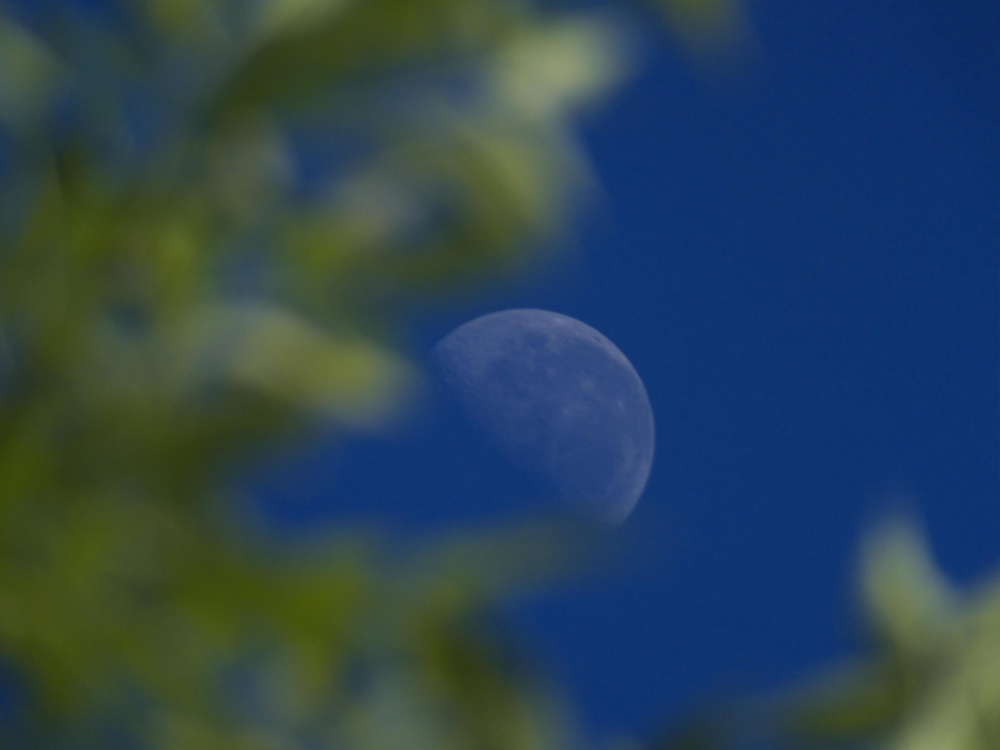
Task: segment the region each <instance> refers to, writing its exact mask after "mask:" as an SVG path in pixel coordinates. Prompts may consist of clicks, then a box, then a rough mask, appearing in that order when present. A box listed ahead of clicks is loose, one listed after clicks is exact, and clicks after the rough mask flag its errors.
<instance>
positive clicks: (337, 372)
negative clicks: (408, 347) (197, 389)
mask: <svg viewBox="0 0 1000 750" xmlns="http://www.w3.org/2000/svg"><path fill="white" fill-rule="evenodd" d="M200 325H201V326H202V327H203V331H202V335H203V336H204V338H203V341H204V343H205V345H206V346H207V347H208V348H209V350H210V351H216V352H220V353H221V354H220V358H219V360H218V362H219V366H220V367H221V374H222V375H223V376H224V377H227V378H230V379H231V380H232V381H233V382H234V383H237V384H239V385H242V386H245V387H249V388H253V389H257V390H259V391H261V392H263V393H265V394H268V395H270V396H272V397H275V398H278V399H281V400H285V401H287V402H289V403H291V404H295V405H297V406H300V407H303V408H306V409H311V410H316V411H318V412H320V413H323V414H326V415H327V416H329V417H330V418H332V419H334V420H335V421H337V422H340V423H342V424H345V425H349V426H351V427H353V428H355V429H371V428H375V427H380V426H382V425H384V424H385V423H386V421H387V420H389V419H391V418H393V417H395V416H397V415H398V414H399V411H400V409H402V408H403V407H404V405H405V404H406V403H407V402H408V399H409V398H410V397H411V396H412V393H413V388H414V387H415V384H416V379H417V374H416V370H415V369H414V368H413V367H412V366H411V365H409V364H408V363H407V362H405V361H404V360H403V359H402V358H401V357H399V356H397V355H395V354H393V353H391V352H389V351H388V350H386V349H382V348H379V347H377V346H376V345H374V344H372V343H369V342H366V341H364V340H360V339H353V340H349V339H344V340H339V341H338V340H337V339H335V338H333V337H331V336H330V335H329V334H327V333H326V332H324V331H323V330H322V329H320V328H318V327H316V326H314V325H311V324H309V323H307V322H306V321H305V320H302V319H301V318H298V317H296V316H295V315H293V314H291V313H290V312H287V311H284V310H281V309H278V308H270V307H266V306H264V305H248V306H244V307H219V308H215V309H212V310H208V311H206V312H205V314H204V318H203V319H202V321H201V323H200Z"/></svg>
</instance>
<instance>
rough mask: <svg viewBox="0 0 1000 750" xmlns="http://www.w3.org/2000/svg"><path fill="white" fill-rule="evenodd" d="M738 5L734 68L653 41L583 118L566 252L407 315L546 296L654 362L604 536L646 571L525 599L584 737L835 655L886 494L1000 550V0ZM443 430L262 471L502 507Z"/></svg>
mask: <svg viewBox="0 0 1000 750" xmlns="http://www.w3.org/2000/svg"><path fill="white" fill-rule="evenodd" d="M750 10H751V14H752V17H753V19H754V22H755V24H756V30H757V34H758V37H759V46H760V55H759V59H758V60H757V61H756V62H755V63H754V64H753V65H752V66H751V67H750V68H749V69H747V70H743V71H742V72H740V73H739V74H738V75H735V74H734V75H732V76H731V77H730V78H726V76H724V75H715V76H712V77H706V76H704V75H701V74H699V72H698V71H697V69H696V67H695V66H693V65H692V64H691V61H690V60H686V59H685V58H684V57H683V54H682V53H681V51H680V50H679V49H678V48H677V47H676V46H672V45H671V43H670V41H669V39H668V38H667V37H666V35H663V36H662V37H657V36H655V35H654V37H653V42H654V43H653V44H652V45H650V47H649V49H648V50H647V52H648V54H647V59H646V60H645V66H644V67H643V69H642V72H641V73H640V75H638V76H637V77H636V79H635V80H634V81H632V82H631V83H630V84H629V85H627V86H626V87H625V88H624V90H623V91H622V93H621V94H620V95H619V96H617V97H616V98H615V99H614V101H613V102H611V104H610V106H609V108H608V109H607V110H606V111H604V112H603V113H602V114H601V115H600V116H597V117H592V118H591V119H590V120H589V122H588V124H587V126H586V128H585V133H584V137H585V142H586V145H587V147H588V149H589V150H590V152H591V154H592V157H593V161H594V165H595V169H596V172H597V173H598V175H599V177H600V179H601V181H602V183H603V186H604V191H605V195H604V198H603V201H604V202H603V206H602V208H601V209H600V210H599V211H597V212H594V213H593V214H592V215H590V216H589V217H587V218H585V219H584V218H581V220H580V221H579V223H578V226H577V232H576V233H577V236H578V238H579V239H578V241H577V242H576V243H575V245H576V247H575V250H573V251H572V252H570V253H567V254H566V255H565V256H564V258H563V260H562V261H560V262H559V263H556V264H555V265H554V266H552V267H551V268H550V269H549V270H548V271H547V272H546V275H545V276H544V277H542V278H540V279H536V280H535V281H534V282H532V283H527V284H522V285H520V286H517V287H516V288H511V289H508V290H506V291H502V292H499V293H495V294H493V295H491V296H490V298H489V299H485V298H484V299H483V300H480V301H479V302H478V303H477V304H472V305H469V306H467V307H466V308H463V309H461V310H458V309H455V310H451V311H449V312H448V313H444V314H441V315H439V316H437V317H435V318H434V319H433V320H432V321H430V322H426V321H425V322H424V323H422V325H421V326H420V327H419V328H418V329H417V330H415V331H414V332H413V333H414V337H415V343H414V346H415V348H416V349H417V350H418V351H419V349H420V347H426V346H429V345H431V344H432V343H433V341H434V340H435V338H436V337H437V336H440V335H443V334H444V333H446V332H447V331H448V330H449V329H450V328H451V327H452V326H454V325H457V324H459V323H461V322H463V321H464V320H466V319H468V318H470V317H472V316H474V315H477V314H480V313H484V312H488V311H491V310H495V309H501V308H504V307H512V306H532V307H542V308H548V309H552V310H557V311H559V312H563V313H566V314H569V315H572V316H574V317H577V318H579V319H581V320H583V321H584V322H586V323H588V324H590V325H592V326H594V327H595V328H597V329H599V330H600V331H602V332H603V333H605V334H606V335H607V336H608V337H610V338H611V339H612V340H613V341H614V342H615V343H616V344H617V345H618V346H619V348H621V349H622V350H623V351H624V352H625V353H626V354H627V355H628V356H629V358H630V359H631V360H632V362H633V364H634V365H635V367H636V369H637V370H638V371H639V373H640V374H641V375H642V377H643V378H644V380H645V384H646V387H647V390H648V392H649V395H650V398H651V401H652V403H653V407H654V410H655V414H656V420H657V430H658V444H657V455H656V461H655V466H654V470H653V474H652V477H651V480H650V483H649V486H648V488H647V491H646V493H645V496H644V498H643V499H642V500H641V501H640V504H639V506H638V508H637V509H636V511H635V513H634V514H633V516H632V517H631V519H630V520H629V522H628V523H627V524H626V525H625V526H624V527H623V528H622V529H621V530H619V531H617V532H614V534H615V535H616V537H615V540H614V541H615V543H617V544H620V545H629V544H633V543H634V544H636V545H638V546H639V548H640V549H641V550H643V553H642V554H641V555H637V556H635V557H636V560H639V561H640V562H638V563H636V562H635V561H633V566H632V567H631V568H628V569H625V570H623V571H620V572H619V573H617V574H616V575H614V576H609V577H606V578H604V579H602V580H600V581H596V582H593V583H589V584H587V583H585V584H577V585H573V586H567V587H566V588H565V589H564V590H562V591H561V592H559V593H557V594H556V595H554V596H552V597H550V598H548V599H545V600H542V601H538V602H535V603H532V604H529V605H526V606H524V607H523V608H519V609H518V610H516V612H515V613H514V614H513V616H514V617H515V619H516V621H517V622H518V623H519V624H520V626H521V627H523V629H524V633H525V635H526V638H527V640H528V642H529V643H530V644H531V645H532V648H533V649H534V650H535V651H536V653H537V654H538V655H539V656H540V658H541V659H542V661H543V662H544V663H545V664H546V665H547V667H548V668H549V669H551V670H552V671H553V673H554V674H555V675H556V677H557V678H558V679H560V680H561V681H562V682H563V683H564V684H565V685H566V687H567V690H568V692H569V693H570V695H571V697H573V698H574V699H575V700H576V701H577V702H578V704H579V706H580V707H581V710H582V713H583V716H584V721H585V723H586V725H587V726H588V727H589V728H590V730H591V731H592V732H593V733H595V734H596V735H598V736H606V735H608V734H614V733H617V732H619V731H623V732H627V731H630V730H641V729H647V728H649V727H651V726H656V725H658V724H660V723H662V722H666V721H670V720H671V719H673V718H676V717H677V716H679V715H680V713H681V712H682V711H683V710H684V709H685V708H690V707H692V706H695V705H698V704H699V703H700V702H701V700H702V699H703V698H710V697H711V696H713V695H714V694H715V693H716V691H718V690H730V689H736V690H742V689H758V688H764V687H769V686H775V685H778V684H781V683H782V682H783V681H785V680H787V679H791V678H793V677H795V676H797V675H801V674H803V673H804V672H805V671H806V670H808V669H809V668H810V667H813V666H819V665H820V664H822V663H824V662H825V661H827V660H829V659H832V658H835V657H837V656H839V655H844V654H847V653H850V652H851V650H852V648H853V647H854V644H855V641H854V636H855V635H856V630H855V617H854V615H855V612H854V609H853V592H852V588H851V582H852V574H853V564H854V555H855V551H856V548H857V543H858V539H859V536H860V534H861V532H862V530H863V529H864V528H866V526H867V525H868V524H869V522H871V521H872V520H874V519H876V518H877V517H878V516H879V513H880V512H881V511H883V510H885V509H886V508H887V507H891V505H892V503H893V502H894V498H899V497H901V496H905V497H906V498H908V499H909V501H910V502H911V504H912V506H913V507H916V508H917V509H919V511H920V513H921V514H922V516H923V518H924V519H925V521H926V524H927V528H928V530H929V533H930V536H931V539H932V541H933V544H934V546H935V549H936V551H937V553H938V556H939V558H940V560H941V561H942V564H943V565H944V567H945V569H946V570H947V571H948V572H949V573H950V574H952V575H954V576H955V577H957V578H958V579H959V580H961V581H963V582H966V583H967V582H971V581H974V580H976V579H977V578H978V577H980V576H981V575H983V574H984V573H986V572H987V571H988V570H990V569H991V568H992V567H995V566H998V565H1000V507H998V491H1000V435H998V427H1000V398H998V390H1000V385H998V384H1000V372H998V362H1000V344H998V337H1000V126H998V123H1000V117H998V115H1000V45H998V44H997V39H1000V5H998V4H996V3H995V2H991V1H990V0H982V1H981V2H975V0H957V1H956V2H954V3H938V2H929V1H926V0H925V1H923V2H921V1H919V0H918V1H916V2H905V3H904V2H887V1H885V0H874V1H873V0H812V1H811V2H807V3H802V2H792V1H791V0H760V2H756V3H752V4H751V7H750ZM440 437H441V436H440V435H437V437H436V438H435V439H437V438H440ZM441 439H442V440H443V441H444V442H442V443H436V444H435V445H432V446H428V445H427V444H426V441H425V443H423V444H421V445H419V446H415V445H413V444H407V443H406V442H405V441H402V442H396V443H392V444H384V443H382V442H379V441H370V442H368V443H364V444H356V445H353V446H346V447H345V446H336V447H334V446H329V445H323V446H318V447H315V448H314V449H313V450H310V451H307V452H303V453H301V454H299V455H297V456H294V457H292V458H290V459H289V460H287V462H286V463H285V465H284V466H283V468H282V469H281V470H280V471H278V472H277V473H275V474H274V475H273V476H271V477H270V478H269V479H267V480H266V481H262V482H261V483H260V484H259V485H258V487H257V490H258V491H259V492H261V493H262V494H263V495H265V496H268V497H271V498H272V499H274V500H276V501H277V502H284V499H285V498H287V497H288V496H291V495H296V496H300V497H302V498H305V499H306V500H307V501H308V500H310V499H311V500H314V501H316V502H319V503H323V502H332V501H330V500H329V498H331V497H335V498H337V502H338V503H340V504H339V505H338V510H337V511H336V513H338V514H343V515H344V516H345V517H358V516H368V517H371V516H377V517H379V518H382V519H385V520H388V521H389V522H391V523H395V524H396V525H400V526H403V527H411V528H420V529H425V528H438V527H449V526H454V525H458V524H460V523H467V522H475V521H477V520H483V519H491V518H494V517H496V516H497V515H503V513H502V512H499V511H498V505H497V504H498V503H501V504H502V502H503V500H502V498H501V495H502V491H503V484H502V480H501V479H499V478H497V477H494V476H490V475H483V474H477V473H476V471H478V470H479V469H481V468H482V467H481V466H478V465H476V464H474V462H473V461H474V459H468V458H466V459H465V460H466V461H467V463H466V464H465V465H463V466H451V467H445V468H443V467H442V465H441V461H442V460H443V459H442V457H443V456H447V455H448V452H447V449H448V448H449V445H448V443H447V438H446V437H445V438H441ZM450 447H454V446H450ZM443 471H444V472H446V473H447V474H448V475H449V477H450V479H449V481H450V482H451V485H450V488H449V489H446V490H442V486H441V484H440V482H441V476H442V472H443ZM345 497H346V498H347V500H346V504H344V498H345ZM324 498H326V499H324Z"/></svg>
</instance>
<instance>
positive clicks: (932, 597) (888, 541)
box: [861, 519, 959, 655]
mask: <svg viewBox="0 0 1000 750" xmlns="http://www.w3.org/2000/svg"><path fill="white" fill-rule="evenodd" d="M861 595H862V598H863V605H864V612H865V614H866V615H867V616H868V617H869V618H870V620H871V626H872V627H873V628H874V631H875V633H876V634H877V635H879V636H881V637H884V638H885V639H886V640H887V641H888V643H889V644H890V645H891V646H892V647H893V648H896V649H899V651H901V652H902V653H904V654H907V655H919V654H923V653H926V652H927V651H928V650H930V649H933V648H935V647H936V646H937V645H938V644H940V643H941V642H942V640H943V639H946V638H951V637H953V636H954V635H955V627H956V623H957V616H958V605H959V597H958V594H957V593H956V592H955V591H954V590H953V588H952V587H951V585H950V584H949V583H948V582H947V581H946V580H945V578H944V576H943V575H942V574H941V572H940V571H939V570H938V568H937V566H936V565H935V564H934V562H933V561H932V560H931V557H930V553H929V552H928V549H927V545H926V543H925V542H924V539H923V537H922V536H921V535H920V533H919V532H918V530H917V529H916V527H915V526H914V525H913V524H912V523H909V522H906V521H903V520H901V519H895V520H893V521H890V522H889V523H886V524H884V525H883V526H881V527H878V528H877V529H876V530H875V532H874V533H872V534H871V535H870V536H869V538H868V539H867V540H866V542H865V544H864V547H863V554H862V563H861Z"/></svg>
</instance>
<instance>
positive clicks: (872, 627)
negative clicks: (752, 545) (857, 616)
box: [653, 517, 1000, 750]
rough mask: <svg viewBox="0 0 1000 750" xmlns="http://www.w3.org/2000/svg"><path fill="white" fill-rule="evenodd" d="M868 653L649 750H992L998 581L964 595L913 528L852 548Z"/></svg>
mask: <svg viewBox="0 0 1000 750" xmlns="http://www.w3.org/2000/svg"><path fill="white" fill-rule="evenodd" d="M858 592H859V598H860V602H861V605H862V615H863V622H864V624H865V632H866V636H867V638H866V641H867V644H868V646H867V649H866V653H864V654H863V655H862V656H859V657H857V658H855V659H853V660H849V661H847V662H845V663H842V664H838V665H836V666H834V667H832V668H830V669H828V670H826V671H824V672H821V673H819V674H818V675H816V676H815V677H813V678H811V679H809V680H808V681H805V682H803V683H802V684H801V685H797V686H794V687H793V688H791V689H788V690H784V691H782V692H781V693H780V694H776V695H771V696H767V697H765V698H761V699H756V700H752V701H749V702H747V703H744V704H740V705H737V706H733V707H729V708H727V709H725V710H719V711H717V712H715V713H710V714H709V715H708V716H707V718H706V717H699V719H698V721H695V722H692V723H691V724H690V725H688V726H685V727H681V728H679V729H678V730H676V731H675V732H673V733H671V734H669V735H668V736H666V737H664V738H662V739H661V740H660V741H658V742H656V743H653V747H654V748H656V750H694V748H698V750H719V749H720V748H761V747H777V748H798V749H801V750H824V749H825V750H857V749H860V748H866V749H870V750H995V748H1000V578H994V579H992V580H989V581H986V582H985V583H984V584H983V585H981V586H980V587H979V588H978V589H977V590H975V591H972V592H962V591H959V590H958V589H956V588H955V587H954V586H953V585H952V584H951V583H950V582H949V581H948V580H947V579H946V578H945V576H944V575H943V574H942V573H941V571H940V570H939V569H938V567H937V565H936V564H935V563H934V561H933V560H932V558H931V555H930V552H929V550H928V548H927V543H926V541H925V537H924V534H923V532H922V531H921V529H920V528H919V526H918V524H917V523H915V522H914V521H912V520H911V519H908V518H904V517H894V518H892V519H890V520H889V521H887V522H885V523H883V524H882V525H880V526H878V527H876V528H874V529H873V530H871V531H870V532H869V535H868V538H866V539H865V540H864V544H863V545H862V555H861V562H860V566H859V576H858Z"/></svg>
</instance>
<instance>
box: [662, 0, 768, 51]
mask: <svg viewBox="0 0 1000 750" xmlns="http://www.w3.org/2000/svg"><path fill="white" fill-rule="evenodd" d="M652 1H653V2H654V3H656V5H658V6H659V8H660V9H661V10H662V12H663V13H664V14H665V16H666V18H667V21H668V23H669V25H670V27H671V28H672V29H675V30H676V32H677V33H678V34H679V35H680V38H681V40H682V41H683V42H684V43H685V45H686V46H687V47H688V48H689V49H690V50H691V51H692V52H694V53H695V54H697V55H700V56H715V55H720V54H721V55H726V54H729V53H731V52H733V51H734V49H736V48H739V47H744V48H745V47H746V46H747V45H748V44H750V43H752V42H753V29H752V26H751V23H750V20H749V18H748V15H747V9H746V3H747V0H652Z"/></svg>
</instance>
